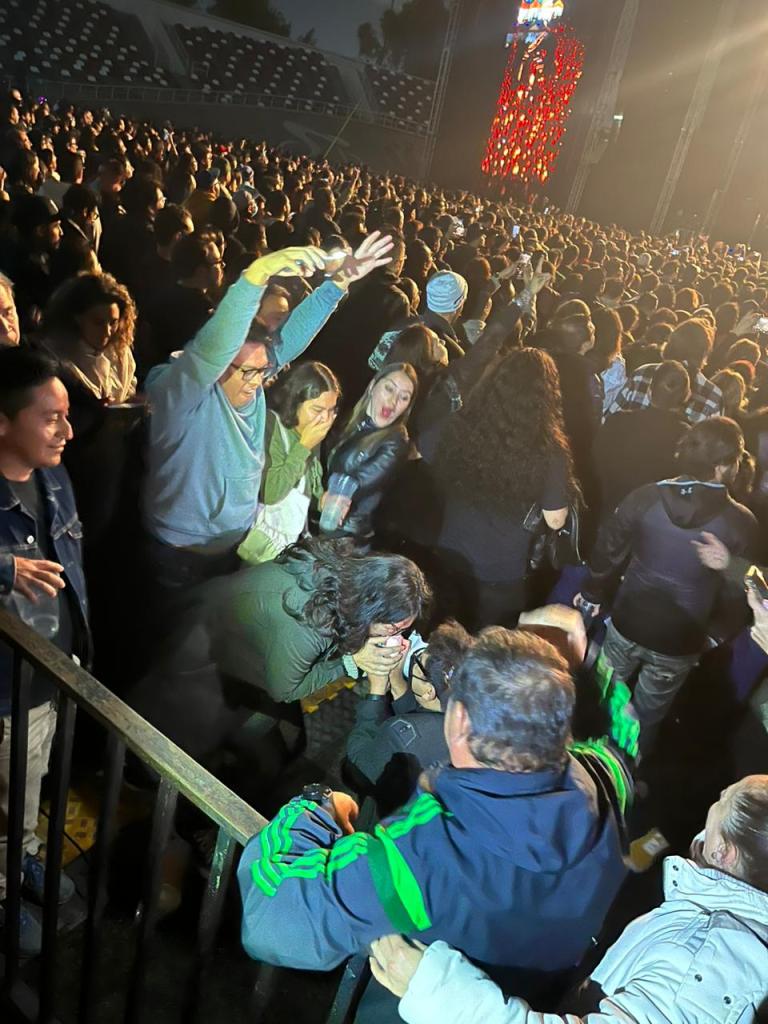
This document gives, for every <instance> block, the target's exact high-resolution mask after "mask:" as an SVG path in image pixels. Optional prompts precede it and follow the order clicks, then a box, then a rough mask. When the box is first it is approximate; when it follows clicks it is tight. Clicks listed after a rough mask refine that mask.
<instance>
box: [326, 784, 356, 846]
mask: <svg viewBox="0 0 768 1024" xmlns="http://www.w3.org/2000/svg"><path fill="white" fill-rule="evenodd" d="M329 811H330V813H331V816H332V817H333V820H334V821H335V822H336V824H337V825H338V826H339V828H340V829H341V831H342V832H343V833H344V835H346V836H351V835H352V833H353V832H354V831H355V822H356V821H357V817H358V815H359V814H360V808H359V807H358V806H357V804H356V803H355V801H354V800H353V799H352V797H351V796H350V795H349V794H348V793H341V792H339V791H338V790H334V791H333V792H332V793H331V806H330V808H329Z"/></svg>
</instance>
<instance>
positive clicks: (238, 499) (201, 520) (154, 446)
mask: <svg viewBox="0 0 768 1024" xmlns="http://www.w3.org/2000/svg"><path fill="white" fill-rule="evenodd" d="M390 248H391V240H390V238H389V237H388V236H384V237H382V236H381V235H380V234H379V233H374V234H373V235H371V236H369V238H367V239H366V241H365V242H364V243H363V244H362V245H361V246H360V247H359V248H358V250H357V251H356V253H355V254H354V255H352V256H346V255H345V256H344V258H343V259H339V260H336V261H335V262H331V261H329V260H328V258H327V256H326V254H325V253H323V252H322V251H320V250H319V249H315V248H312V247H306V248H291V249H284V250H282V251H281V252H277V253H271V254H269V255H268V256H263V257H261V258H260V259H258V260H256V261H255V262H254V263H252V264H251V266H250V267H248V269H247V270H245V271H244V273H243V274H242V276H241V278H240V280H239V281H237V282H236V283H235V284H234V285H232V287H231V288H230V289H229V291H228V292H227V294H226V295H225V296H224V298H223V299H222V301H221V303H220V304H219V306H218V308H217V310H216V312H215V314H214V315H213V316H212V317H211V319H210V320H208V322H207V323H206V324H204V326H203V327H202V328H201V329H200V330H199V331H198V333H197V335H196V336H195V337H194V338H193V339H192V341H190V342H189V344H187V345H186V347H185V348H184V351H183V352H181V353H180V354H179V355H178V356H177V357H176V358H175V359H171V360H170V361H169V362H167V363H165V364H164V365H163V366H158V367H154V368H153V369H152V370H151V371H150V373H149V375H148V376H147V380H146V394H147V398H148V400H149V403H150V406H151V409H152V416H151V421H150V426H149V444H148V455H147V473H146V479H145V487H144V495H143V512H144V526H145V529H146V531H147V533H148V535H149V538H148V546H149V550H148V555H149V562H150V567H151V572H152V574H153V576H154V578H155V582H156V584H157V585H158V586H159V588H160V593H165V594H166V595H168V594H171V593H174V592H175V593H177V594H178V593H181V592H182V589H183V590H184V591H186V590H187V589H188V588H189V587H191V586H195V585H197V584H199V583H203V582H205V581H206V580H208V579H211V578H213V577H214V576H218V575H222V574H226V573H229V572H234V571H235V570H236V569H237V568H238V566H239V565H240V560H239V558H238V556H237V548H238V546H239V544H240V542H241V541H242V540H243V537H244V536H245V534H246V533H247V532H248V530H249V529H250V528H251V526H252V525H253V522H254V519H255V516H256V512H257V509H258V503H259V487H260V484H261V475H262V470H263V466H264V426H265V420H266V403H265V400H264V393H263V387H264V384H265V382H266V381H267V380H268V379H269V378H270V377H271V376H273V375H274V374H275V373H276V372H277V370H278V369H279V368H280V367H281V366H283V365H285V364H286V363H289V362H291V361H293V360H294V359H296V358H298V356H300V355H301V353H302V352H303V351H304V349H305V348H306V347H307V346H308V345H309V343H310V342H311V341H312V339H313V338H314V337H315V335H316V334H317V332H318V331H319V330H320V328H321V327H322V326H323V324H324V323H325V322H326V321H327V319H328V317H329V316H330V315H331V314H332V313H333V311H334V310H335V309H336V307H337V306H338V304H339V302H340V301H341V299H342V297H343V295H344V294H345V291H346V288H347V285H348V284H350V283H352V282H354V281H357V280H360V279H361V278H363V277H365V276H366V275H367V274H369V273H370V272H371V271H372V270H374V269H375V268H376V267H379V266H384V265H385V264H386V263H388V262H389V256H388V253H389V250H390ZM317 271H323V272H324V273H325V274H326V277H327V278H328V279H327V280H326V281H324V282H323V284H321V285H320V287H319V288H317V289H316V290H315V291H314V292H313V293H312V294H311V295H309V296H308V297H307V298H306V299H305V300H304V301H303V302H301V303H300V304H299V305H298V306H297V307H296V308H295V309H294V310H293V312H292V313H291V315H290V316H289V317H288V319H287V320H285V322H284V323H283V325H282V327H281V328H280V329H279V331H277V332H276V333H274V334H273V335H272V336H271V340H270V341H265V340H264V337H263V333H262V331H261V329H260V327H258V325H256V326H257V327H258V335H257V337H258V340H252V339H251V330H252V327H253V325H254V321H255V320H256V319H257V317H258V314H259V309H260V306H261V302H262V299H263V297H264V295H265V293H266V291H267V289H268V285H269V282H270V279H271V278H274V277H286V276H288V277H290V276H297V275H298V276H301V277H308V276H311V275H313V274H315V273H316V272H317Z"/></svg>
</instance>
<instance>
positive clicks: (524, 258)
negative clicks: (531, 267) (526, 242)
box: [519, 252, 531, 263]
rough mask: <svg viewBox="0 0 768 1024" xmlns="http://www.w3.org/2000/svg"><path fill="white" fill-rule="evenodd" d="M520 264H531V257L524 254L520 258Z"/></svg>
mask: <svg viewBox="0 0 768 1024" xmlns="http://www.w3.org/2000/svg"><path fill="white" fill-rule="evenodd" d="M519 262H520V263H530V262H531V257H530V255H529V254H528V253H527V252H524V253H523V255H522V256H521V257H520V260H519Z"/></svg>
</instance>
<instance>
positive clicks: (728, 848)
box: [712, 839, 739, 874]
mask: <svg viewBox="0 0 768 1024" xmlns="http://www.w3.org/2000/svg"><path fill="white" fill-rule="evenodd" d="M712 860H713V861H714V863H715V864H716V865H717V867H718V868H720V870H721V871H725V872H727V873H728V874H735V873H736V868H737V866H738V863H739V851H738V850H737V849H736V847H735V846H734V845H733V844H732V843H728V842H726V841H725V840H724V839H723V840H721V842H719V843H718V845H717V846H716V847H715V849H714V850H713V851H712Z"/></svg>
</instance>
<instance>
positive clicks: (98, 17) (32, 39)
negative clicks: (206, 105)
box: [0, 0, 171, 85]
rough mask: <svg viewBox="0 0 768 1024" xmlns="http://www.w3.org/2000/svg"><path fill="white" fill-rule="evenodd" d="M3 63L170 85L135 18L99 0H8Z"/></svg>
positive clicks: (55, 76) (62, 75) (0, 28)
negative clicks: (67, 1) (69, 0)
mask: <svg viewBox="0 0 768 1024" xmlns="http://www.w3.org/2000/svg"><path fill="white" fill-rule="evenodd" d="M0 66H2V67H5V68H8V69H10V68H11V67H14V66H15V67H20V66H23V67H24V68H25V70H26V71H27V72H28V73H29V74H31V75H37V76H39V77H40V78H49V79H52V80H59V79H64V80H67V79H69V80H71V81H73V82H97V83H98V82H105V83H107V82H120V83H131V84H137V85H168V84H170V77H171V76H170V75H169V73H168V71H166V70H165V69H164V68H161V67H158V66H157V65H156V62H155V60H154V55H153V52H152V47H151V45H150V42H149V40H148V38H147V36H146V34H145V32H144V29H143V28H142V26H141V24H140V22H139V21H138V19H137V18H135V17H134V16H132V15H129V14H123V13H121V12H119V11H116V10H114V9H113V8H112V7H109V6H108V5H107V4H103V3H99V2H98V0H75V2H74V3H71V4H62V3H59V2H58V0H6V3H4V4H3V18H2V22H0Z"/></svg>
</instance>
